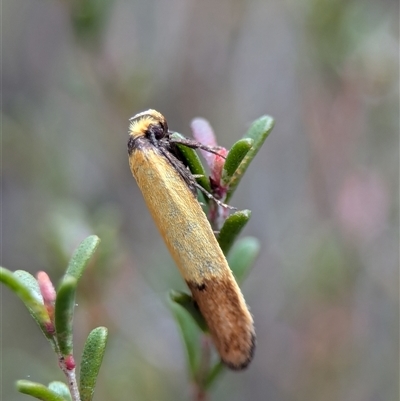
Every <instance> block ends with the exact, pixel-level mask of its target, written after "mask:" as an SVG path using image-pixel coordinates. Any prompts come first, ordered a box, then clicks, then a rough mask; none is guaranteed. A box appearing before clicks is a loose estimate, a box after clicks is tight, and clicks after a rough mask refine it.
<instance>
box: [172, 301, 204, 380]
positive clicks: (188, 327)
mask: <svg viewBox="0 0 400 401" xmlns="http://www.w3.org/2000/svg"><path fill="white" fill-rule="evenodd" d="M169 306H170V308H171V310H172V313H173V315H174V318H175V321H176V322H177V324H178V327H179V330H180V332H181V335H182V339H183V342H184V345H185V349H186V357H187V364H188V367H189V370H190V374H191V378H192V379H193V380H194V379H195V377H196V376H197V371H198V369H199V364H200V360H201V347H200V335H201V331H200V330H199V327H198V325H197V323H195V321H194V320H193V318H192V317H191V316H190V315H189V312H188V311H187V310H186V309H185V308H184V307H183V306H182V305H180V304H178V303H176V302H174V301H170V302H169Z"/></svg>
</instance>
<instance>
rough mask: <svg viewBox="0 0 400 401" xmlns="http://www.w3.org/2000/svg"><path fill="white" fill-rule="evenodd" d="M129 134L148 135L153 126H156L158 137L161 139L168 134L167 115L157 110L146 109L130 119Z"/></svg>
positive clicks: (135, 135)
mask: <svg viewBox="0 0 400 401" xmlns="http://www.w3.org/2000/svg"><path fill="white" fill-rule="evenodd" d="M129 121H130V125H129V135H130V136H131V137H133V138H138V137H141V136H146V135H148V133H149V131H150V129H151V128H156V137H157V139H160V138H162V137H164V136H165V135H167V134H168V124H167V120H166V119H165V117H164V116H163V115H162V114H161V113H159V112H158V111H156V110H152V109H149V110H146V111H143V112H141V113H138V114H136V115H135V116H133V117H132V118H130V119H129Z"/></svg>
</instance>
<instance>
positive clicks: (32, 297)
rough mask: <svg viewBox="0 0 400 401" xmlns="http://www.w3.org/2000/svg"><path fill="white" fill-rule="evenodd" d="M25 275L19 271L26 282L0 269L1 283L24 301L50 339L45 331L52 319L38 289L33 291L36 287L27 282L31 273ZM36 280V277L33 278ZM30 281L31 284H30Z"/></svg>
mask: <svg viewBox="0 0 400 401" xmlns="http://www.w3.org/2000/svg"><path fill="white" fill-rule="evenodd" d="M25 273H26V274H25V275H23V274H22V273H21V271H19V273H18V275H19V276H24V277H25V278H23V280H24V281H21V279H20V278H19V277H18V275H16V274H14V273H13V272H11V271H10V270H8V269H5V268H4V267H0V281H1V282H3V283H4V284H5V285H6V286H7V287H8V288H10V289H11V290H12V291H13V292H14V293H15V294H16V295H18V297H19V298H20V299H21V300H22V302H23V303H24V304H25V306H26V307H27V308H28V310H29V313H30V314H31V315H32V316H33V317H34V319H35V320H36V321H37V322H38V324H39V326H40V327H41V329H42V330H43V333H44V334H45V335H46V337H49V334H48V333H47V331H46V329H45V324H47V323H50V318H49V315H48V313H47V310H46V308H45V306H44V305H43V299H41V300H40V298H39V297H38V294H37V292H36V289H32V287H35V286H34V285H32V282H31V280H30V279H29V280H27V275H29V273H27V272H25ZM31 277H32V279H33V280H34V277H33V276H31ZM28 281H30V283H28Z"/></svg>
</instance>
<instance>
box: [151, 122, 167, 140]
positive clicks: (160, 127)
mask: <svg viewBox="0 0 400 401" xmlns="http://www.w3.org/2000/svg"><path fill="white" fill-rule="evenodd" d="M149 131H150V134H151V135H154V137H155V138H156V139H157V140H159V139H162V138H164V137H165V136H166V135H167V134H168V127H166V124H165V125H164V124H163V123H162V122H161V121H160V122H159V123H158V124H157V125H151V126H150V127H149Z"/></svg>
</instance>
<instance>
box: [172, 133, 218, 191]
mask: <svg viewBox="0 0 400 401" xmlns="http://www.w3.org/2000/svg"><path fill="white" fill-rule="evenodd" d="M171 137H172V138H174V137H175V138H176V139H182V138H184V136H182V135H181V134H178V133H177V132H175V133H173V134H172V135H171ZM176 146H177V148H178V149H179V152H180V153H181V155H182V157H183V158H184V159H185V161H186V163H185V164H186V165H187V166H188V167H189V170H190V172H191V173H192V174H195V175H199V177H198V178H196V181H197V183H198V184H199V185H201V186H202V187H203V188H204V189H205V190H206V191H208V192H211V187H210V182H209V180H208V178H207V173H206V170H205V169H204V167H203V164H202V163H201V160H200V157H199V156H198V154H197V153H196V151H195V150H194V149H192V148H189V147H188V146H185V145H182V144H179V143H177V144H176Z"/></svg>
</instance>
